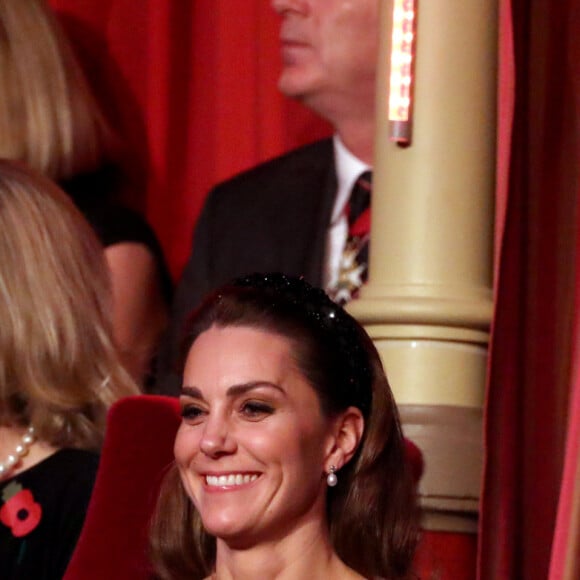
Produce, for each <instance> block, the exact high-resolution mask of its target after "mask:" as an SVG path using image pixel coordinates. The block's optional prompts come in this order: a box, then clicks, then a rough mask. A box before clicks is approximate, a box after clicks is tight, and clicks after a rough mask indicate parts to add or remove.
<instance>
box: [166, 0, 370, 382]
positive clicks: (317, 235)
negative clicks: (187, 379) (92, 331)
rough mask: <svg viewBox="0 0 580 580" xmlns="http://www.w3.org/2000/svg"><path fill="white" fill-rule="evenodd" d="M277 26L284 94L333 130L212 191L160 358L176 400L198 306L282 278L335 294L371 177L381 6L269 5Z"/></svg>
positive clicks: (324, 0)
mask: <svg viewBox="0 0 580 580" xmlns="http://www.w3.org/2000/svg"><path fill="white" fill-rule="evenodd" d="M272 6H273V8H274V10H275V11H276V12H277V13H278V14H279V15H280V17H281V29H280V42H281V55H282V62H283V70H282V74H281V76H280V79H279V84H278V86H279V88H280V90H281V91H282V92H283V93H284V94H285V95H287V96H288V97H291V98H295V99H298V100H300V101H301V102H303V103H304V104H305V105H306V106H307V107H309V108H311V109H312V110H313V111H315V112H316V113H318V114H319V115H320V116H321V117H323V118H324V119H326V120H327V121H329V122H330V123H331V124H332V125H333V126H334V128H335V135H334V138H332V139H325V140H322V141H318V142H316V143H313V144H311V145H307V146H306V147H302V148H300V149H297V150H295V151H292V152H290V153H288V154H286V155H283V156H281V157H278V158H276V159H274V160H272V161H269V162H267V163H264V164H262V165H259V166H258V167H255V168H254V169H251V170H250V171H247V172H245V173H242V174H240V175H238V176H236V177H234V178H233V179H230V180H228V181H226V182H224V183H222V184H220V185H218V186H217V187H216V188H214V189H213V190H212V191H211V192H210V194H209V195H208V197H207V201H206V203H205V207H204V209H203V211H202V214H201V216H200V218H199V221H198V223H197V226H196V231H195V236H194V240H193V251H192V254H191V256H190V259H189V261H188V263H187V265H186V267H185V270H184V273H183V276H182V279H181V281H180V283H179V285H178V288H177V291H176V296H175V304H174V309H173V313H172V320H171V325H170V330H169V333H168V336H167V337H166V341H165V343H164V344H163V345H162V349H161V353H160V357H159V380H158V383H157V390H158V391H160V392H164V393H176V392H177V388H178V387H179V377H178V376H177V375H176V374H175V373H174V372H173V369H174V367H175V363H176V361H177V359H178V344H179V337H180V334H181V330H182V327H183V323H184V320H185V319H186V316H187V314H188V312H190V310H191V309H192V308H194V307H195V306H196V305H197V304H198V303H199V301H200V299H201V297H202V296H203V295H204V294H205V293H206V292H208V291H209V290H211V289H212V288H215V287H216V286H219V285H220V284H222V283H224V282H226V281H228V280H229V279H231V278H233V277H235V276H239V275H242V274H245V273H251V272H256V271H263V272H265V271H282V272H285V273H287V274H292V275H303V276H305V278H306V279H307V280H309V281H310V282H311V283H313V284H315V285H317V286H324V287H326V288H327V289H332V287H333V285H334V284H335V283H336V279H337V275H338V268H339V266H338V263H339V262H340V256H341V253H342V248H343V246H344V245H345V241H346V237H347V233H348V225H347V223H346V217H345V206H346V204H347V202H348V197H349V194H350V190H351V189H352V187H353V184H354V183H355V181H356V180H357V178H358V177H359V176H360V174H361V173H363V172H364V171H365V170H368V169H370V165H371V164H372V156H373V143H374V127H375V78H376V58H377V50H378V10H379V0H350V1H349V2H345V1H344V0H272Z"/></svg>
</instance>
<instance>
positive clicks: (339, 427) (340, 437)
mask: <svg viewBox="0 0 580 580" xmlns="http://www.w3.org/2000/svg"><path fill="white" fill-rule="evenodd" d="M364 428H365V420H364V417H363V415H362V412H361V410H360V409H358V408H357V407H349V408H348V409H346V411H343V412H342V413H340V415H338V416H337V417H336V418H335V419H334V429H333V434H334V437H333V440H332V446H331V447H330V449H329V450H328V453H327V458H326V462H325V465H324V469H325V471H326V472H327V473H329V472H330V467H331V466H334V467H335V468H336V469H337V470H338V469H340V468H341V467H342V466H343V465H345V464H346V463H348V462H349V461H350V460H351V458H352V456H353V455H354V454H355V452H356V450H357V449H358V446H359V444H360V442H361V439H362V436H363V433H364Z"/></svg>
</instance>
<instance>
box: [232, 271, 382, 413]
mask: <svg viewBox="0 0 580 580" xmlns="http://www.w3.org/2000/svg"><path fill="white" fill-rule="evenodd" d="M232 286H235V287H238V288H248V289H257V290H260V291H261V292H263V293H265V294H266V295H267V297H268V298H269V299H270V300H271V304H270V305H271V307H273V308H274V310H275V309H276V308H278V307H279V308H285V309H286V310H288V309H290V310H291V311H292V313H295V315H296V316H297V317H300V318H301V319H302V320H304V321H305V322H307V323H308V325H309V326H310V327H311V328H313V329H315V330H316V332H317V334H318V335H319V336H320V337H321V340H325V341H327V344H329V345H330V347H331V348H335V349H336V351H337V356H336V360H337V364H339V365H340V369H339V370H340V373H339V374H340V377H341V381H340V383H341V384H338V385H336V387H337V388H338V389H347V390H348V392H344V393H341V395H343V396H341V398H343V399H344V400H350V401H352V404H354V405H355V406H357V407H359V408H360V409H361V411H362V412H363V414H364V415H365V416H367V415H368V412H369V410H370V406H371V401H372V378H373V377H372V370H371V368H370V364H369V359H368V353H367V350H366V348H365V345H364V342H363V335H362V332H363V331H362V330H361V328H360V325H359V324H358V322H356V320H355V319H354V318H353V317H352V316H351V315H350V314H348V313H347V312H346V311H345V310H344V309H343V308H342V307H341V306H339V305H338V304H336V303H335V302H333V301H332V300H331V299H330V298H329V297H328V295H327V294H326V293H325V292H324V291H323V290H321V289H320V288H315V287H314V286H311V285H310V284H309V283H308V282H306V281H305V280H304V279H303V278H294V277H290V276H286V275H284V274H280V273H268V274H251V275H248V276H244V277H241V278H237V279H236V280H234V282H233V283H232Z"/></svg>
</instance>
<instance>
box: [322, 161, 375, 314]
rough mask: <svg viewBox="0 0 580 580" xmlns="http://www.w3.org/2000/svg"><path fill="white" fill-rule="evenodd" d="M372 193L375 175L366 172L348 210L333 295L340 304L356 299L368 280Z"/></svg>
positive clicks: (352, 196)
mask: <svg viewBox="0 0 580 580" xmlns="http://www.w3.org/2000/svg"><path fill="white" fill-rule="evenodd" d="M371 190H372V173H371V172H370V171H365V172H364V173H362V174H361V175H360V177H359V178H358V179H357V180H356V182H355V184H354V186H353V188H352V192H351V194H350V199H349V202H348V206H347V209H346V211H347V220H348V238H347V240H346V244H345V246H344V249H343V252H342V256H341V259H340V267H339V274H338V282H337V284H336V287H335V288H334V290H333V291H332V292H331V294H332V298H333V299H334V301H335V302H338V303H339V304H346V303H347V302H349V301H350V300H351V299H352V298H356V296H357V295H358V291H359V289H360V287H361V286H362V285H363V284H364V283H365V282H366V281H367V278H368V261H369V241H370V227H371Z"/></svg>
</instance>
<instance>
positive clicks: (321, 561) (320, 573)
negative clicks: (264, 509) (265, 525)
mask: <svg viewBox="0 0 580 580" xmlns="http://www.w3.org/2000/svg"><path fill="white" fill-rule="evenodd" d="M210 578H211V579H212V580H246V579H248V580H250V579H252V580H253V579H255V578H260V579H264V580H295V579H296V578H309V579H311V580H322V579H326V578H333V580H334V579H336V580H351V579H352V580H355V579H360V578H362V576H360V575H359V574H357V573H356V572H355V571H354V570H352V569H350V568H348V567H347V566H346V565H345V564H344V563H343V562H342V561H341V560H340V558H339V557H338V556H337V554H336V553H335V552H334V550H333V548H332V545H331V543H330V538H329V537H328V533H327V531H326V530H324V531H321V530H320V529H319V528H318V527H317V526H315V525H306V526H304V527H303V528H302V529H299V530H297V531H296V532H294V533H292V534H290V535H288V536H286V537H284V538H282V539H279V540H276V541H272V542H267V543H260V544H259V545H256V546H254V547H251V548H246V549H241V550H239V549H235V548H231V547H230V546H229V545H228V544H227V543H226V542H225V541H223V540H218V543H217V558H216V571H215V572H214V574H213V575H212V576H211V577H210Z"/></svg>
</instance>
